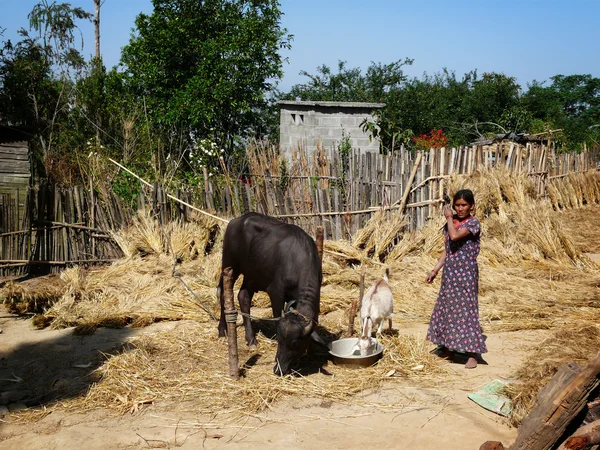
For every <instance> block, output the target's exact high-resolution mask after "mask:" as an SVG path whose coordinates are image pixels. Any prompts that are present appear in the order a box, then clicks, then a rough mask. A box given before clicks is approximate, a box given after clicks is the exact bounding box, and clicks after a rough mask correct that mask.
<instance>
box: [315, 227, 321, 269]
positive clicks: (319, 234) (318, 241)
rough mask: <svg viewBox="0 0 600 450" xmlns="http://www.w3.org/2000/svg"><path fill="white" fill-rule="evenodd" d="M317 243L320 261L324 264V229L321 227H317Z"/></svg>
mask: <svg viewBox="0 0 600 450" xmlns="http://www.w3.org/2000/svg"><path fill="white" fill-rule="evenodd" d="M315 243H316V244H317V253H318V255H319V260H320V261H321V263H323V227H322V226H321V225H319V226H318V227H317V237H316V239H315Z"/></svg>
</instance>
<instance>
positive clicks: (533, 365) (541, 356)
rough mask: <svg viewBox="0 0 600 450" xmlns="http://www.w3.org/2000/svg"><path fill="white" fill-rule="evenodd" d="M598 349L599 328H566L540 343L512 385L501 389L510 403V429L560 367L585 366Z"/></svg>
mask: <svg viewBox="0 0 600 450" xmlns="http://www.w3.org/2000/svg"><path fill="white" fill-rule="evenodd" d="M598 348H600V326H598V325H595V324H594V325H587V326H583V327H573V326H572V325H569V326H566V327H564V328H561V329H559V330H557V331H556V332H555V333H553V335H552V336H551V337H549V338H548V339H546V340H545V341H544V342H542V343H541V344H540V345H539V347H538V348H536V349H535V350H534V351H533V352H532V353H531V355H530V357H528V358H526V361H527V362H526V363H525V364H524V365H523V366H521V367H520V368H519V369H518V370H517V371H516V373H515V374H514V375H513V377H512V378H513V379H514V380H515V381H514V382H512V383H510V384H509V385H508V386H507V387H506V388H505V393H506V394H507V395H508V397H509V398H510V399H511V401H512V407H513V409H512V413H511V416H510V423H511V425H513V426H515V427H518V426H519V424H520V423H521V421H522V420H523V418H525V416H527V414H529V412H530V411H531V409H532V408H533V406H534V405H535V401H536V398H537V395H538V393H539V392H540V390H541V388H542V387H544V386H545V385H546V383H548V381H549V380H550V378H552V376H553V375H554V374H555V373H556V372H557V370H558V368H559V367H560V366H562V365H563V364H568V363H570V362H572V361H573V362H575V363H578V364H580V365H585V364H586V363H587V362H588V361H589V360H590V359H592V358H593V357H594V356H595V355H596V353H598Z"/></svg>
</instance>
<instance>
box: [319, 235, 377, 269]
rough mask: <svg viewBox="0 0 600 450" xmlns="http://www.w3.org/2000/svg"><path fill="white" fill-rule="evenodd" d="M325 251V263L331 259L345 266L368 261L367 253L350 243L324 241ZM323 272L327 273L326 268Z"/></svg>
mask: <svg viewBox="0 0 600 450" xmlns="http://www.w3.org/2000/svg"><path fill="white" fill-rule="evenodd" d="M323 249H324V251H325V256H326V259H325V260H324V265H325V262H326V261H327V260H328V259H330V260H334V261H341V262H343V263H344V265H356V264H360V263H361V262H362V261H365V260H367V259H368V256H367V254H366V252H365V251H363V250H360V249H358V248H356V247H354V246H353V245H352V243H351V242H349V241H330V240H326V241H323ZM323 272H324V273H326V272H327V271H326V269H325V266H324V267H323Z"/></svg>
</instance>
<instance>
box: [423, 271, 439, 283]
mask: <svg viewBox="0 0 600 450" xmlns="http://www.w3.org/2000/svg"><path fill="white" fill-rule="evenodd" d="M437 274H438V273H437V270H435V269H433V270H432V271H431V272H429V275H427V278H425V281H426V282H427V284H431V283H433V280H435V277H436V276H437Z"/></svg>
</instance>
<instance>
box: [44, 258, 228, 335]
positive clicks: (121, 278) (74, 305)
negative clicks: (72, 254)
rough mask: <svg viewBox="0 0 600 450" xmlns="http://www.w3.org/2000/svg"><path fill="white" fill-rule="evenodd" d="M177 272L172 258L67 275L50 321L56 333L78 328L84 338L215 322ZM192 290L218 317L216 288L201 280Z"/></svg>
mask: <svg viewBox="0 0 600 450" xmlns="http://www.w3.org/2000/svg"><path fill="white" fill-rule="evenodd" d="M199 269H200V268H199ZM172 270H173V260H172V258H169V257H166V256H158V257H156V256H155V257H147V258H146V259H145V260H142V259H140V258H130V259H126V260H121V261H118V262H116V263H114V264H113V265H111V266H110V267H108V268H107V269H106V270H103V271H94V272H85V271H84V270H83V269H80V268H73V269H67V270H66V271H64V272H63V274H62V279H63V281H64V282H65V284H66V287H67V292H66V293H65V294H64V295H63V297H62V298H61V299H60V301H58V302H57V303H55V304H54V305H53V306H52V307H51V308H50V309H49V310H48V311H47V312H46V313H45V314H44V315H45V316H46V318H52V319H53V322H52V327H53V328H63V327H69V326H76V327H80V330H78V332H81V333H85V330H90V331H93V330H94V329H95V328H97V327H98V326H113V327H114V326H124V325H126V324H128V323H133V324H134V325H136V326H143V325H147V324H149V323H152V322H154V321H156V320H179V319H194V320H198V321H203V322H205V321H207V320H209V316H208V314H207V313H206V312H205V311H204V310H203V309H202V308H201V307H200V305H199V304H198V303H197V301H196V300H195V299H194V297H192V296H191V295H190V293H189V292H187V290H186V288H185V287H184V286H183V284H182V283H181V282H180V281H179V280H178V279H176V278H173V277H172V276H171V273H172ZM200 270H202V269H200ZM189 286H190V288H192V289H193V290H194V291H195V292H196V293H197V294H198V295H199V296H201V298H203V299H204V302H205V304H206V303H208V304H209V305H210V307H211V309H212V310H213V314H214V313H215V312H216V311H217V302H216V298H215V294H214V286H211V287H209V286H203V285H200V284H198V281H197V280H190V282H189ZM208 299H210V300H212V301H211V302H210V303H209V302H207V301H206V300H208Z"/></svg>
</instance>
